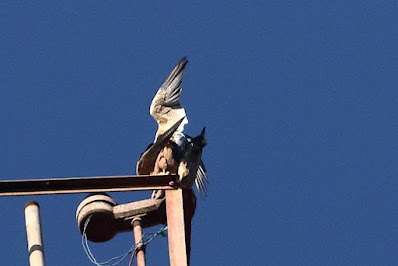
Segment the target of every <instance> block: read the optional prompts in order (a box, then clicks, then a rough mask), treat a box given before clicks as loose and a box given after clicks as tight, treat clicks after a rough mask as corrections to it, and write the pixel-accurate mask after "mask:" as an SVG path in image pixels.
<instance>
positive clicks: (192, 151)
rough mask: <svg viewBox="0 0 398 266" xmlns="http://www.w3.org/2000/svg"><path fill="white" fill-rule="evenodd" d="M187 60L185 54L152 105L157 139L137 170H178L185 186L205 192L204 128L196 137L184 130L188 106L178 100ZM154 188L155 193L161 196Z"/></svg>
mask: <svg viewBox="0 0 398 266" xmlns="http://www.w3.org/2000/svg"><path fill="white" fill-rule="evenodd" d="M187 63H188V60H187V58H186V57H184V58H182V59H181V60H180V61H179V62H178V63H177V65H176V66H175V67H174V69H173V70H172V71H171V73H170V74H169V76H168V77H167V78H166V80H165V81H164V83H163V84H162V86H160V88H159V90H158V91H157V93H156V95H155V97H154V98H153V99H152V103H151V106H150V108H149V111H150V114H151V115H152V116H153V118H154V119H155V121H156V122H157V124H158V129H157V131H156V134H155V141H154V143H152V144H150V146H149V147H148V148H147V150H146V151H145V152H144V153H143V154H142V155H141V157H140V159H139V160H138V163H137V174H153V175H155V174H178V176H179V178H178V181H179V183H180V186H181V187H182V188H183V189H191V188H192V186H193V184H196V187H197V189H198V190H199V192H200V193H201V194H203V195H206V182H207V172H206V169H205V167H204V164H203V162H202V159H201V157H202V149H203V147H204V146H206V144H207V142H206V139H205V129H203V130H202V132H201V134H200V135H199V136H197V137H194V138H192V137H190V136H188V135H186V134H185V133H183V131H184V125H186V124H187V123H188V119H187V117H186V113H185V109H184V108H183V107H182V105H181V104H180V102H179V99H180V95H181V91H182V88H181V80H182V76H183V74H184V71H185V68H186V66H187ZM158 192H159V191H155V192H154V194H153V195H152V197H155V198H159V197H162V196H161V195H160V194H161V193H160V194H158Z"/></svg>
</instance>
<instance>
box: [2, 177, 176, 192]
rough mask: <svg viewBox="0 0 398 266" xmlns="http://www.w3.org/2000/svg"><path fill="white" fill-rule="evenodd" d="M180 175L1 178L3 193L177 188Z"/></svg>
mask: <svg viewBox="0 0 398 266" xmlns="http://www.w3.org/2000/svg"><path fill="white" fill-rule="evenodd" d="M176 180H177V176H176V175H138V176H134V175H123V176H94V177H67V178H47V179H24V180H2V181H0V196H23V195H42V194H64V193H87V192H111V191H134V190H152V189H174V187H171V186H170V185H169V183H170V182H176Z"/></svg>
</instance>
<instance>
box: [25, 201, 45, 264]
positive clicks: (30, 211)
mask: <svg viewBox="0 0 398 266" xmlns="http://www.w3.org/2000/svg"><path fill="white" fill-rule="evenodd" d="M25 223H26V235H27V239H28V251H29V263H30V265H31V266H44V265H45V264H44V251H43V241H42V234H41V224H40V212H39V204H38V203H37V202H35V201H29V202H28V203H26V205H25Z"/></svg>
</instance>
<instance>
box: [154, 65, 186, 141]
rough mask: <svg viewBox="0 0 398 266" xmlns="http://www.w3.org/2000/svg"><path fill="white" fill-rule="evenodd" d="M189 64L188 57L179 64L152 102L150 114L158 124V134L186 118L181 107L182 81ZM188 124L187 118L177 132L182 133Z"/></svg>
mask: <svg viewBox="0 0 398 266" xmlns="http://www.w3.org/2000/svg"><path fill="white" fill-rule="evenodd" d="M187 63H188V60H187V58H186V57H184V58H182V59H181V60H180V61H179V62H178V64H177V65H176V66H175V67H174V69H173V70H172V71H171V73H170V74H169V76H168V77H167V79H166V80H165V81H164V83H163V84H162V86H160V88H159V90H158V91H157V93H156V95H155V97H154V98H153V100H152V103H151V106H150V114H151V115H152V116H153V118H154V119H155V120H156V122H157V123H158V126H159V129H158V133H157V134H161V133H162V132H164V131H165V130H167V129H168V128H170V127H171V126H172V125H173V124H175V123H176V121H178V120H180V119H181V118H182V117H186V114H185V110H184V108H183V107H182V106H181V104H180V102H179V99H180V95H181V91H182V88H181V80H182V76H183V75H184V71H185V68H186V65H187ZM187 123H188V119H187V118H185V119H184V121H183V123H181V125H180V127H179V128H178V129H177V131H178V132H182V131H183V129H184V125H185V124H187Z"/></svg>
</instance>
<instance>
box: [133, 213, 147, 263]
mask: <svg viewBox="0 0 398 266" xmlns="http://www.w3.org/2000/svg"><path fill="white" fill-rule="evenodd" d="M132 223H133V230H134V240H135V250H136V251H135V252H136V254H137V266H145V245H144V242H143V239H142V220H141V218H134V219H133V222H132Z"/></svg>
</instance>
